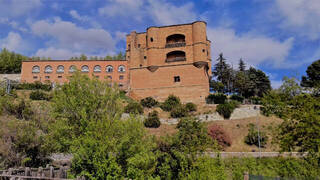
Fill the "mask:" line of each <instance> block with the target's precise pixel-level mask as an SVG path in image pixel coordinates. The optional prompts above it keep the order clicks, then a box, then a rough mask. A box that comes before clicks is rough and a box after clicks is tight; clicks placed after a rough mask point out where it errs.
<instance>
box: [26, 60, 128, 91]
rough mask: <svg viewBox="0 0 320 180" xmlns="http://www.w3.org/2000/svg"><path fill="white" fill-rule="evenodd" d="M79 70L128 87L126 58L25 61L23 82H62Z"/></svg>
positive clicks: (90, 75) (122, 86)
mask: <svg viewBox="0 0 320 180" xmlns="http://www.w3.org/2000/svg"><path fill="white" fill-rule="evenodd" d="M76 70H79V71H80V72H81V73H83V74H87V75H88V76H89V77H92V76H94V77H96V78H98V79H100V80H109V81H112V82H115V83H117V84H119V87H121V88H124V89H126V88H127V87H128V64H127V61H126V60H86V61H84V60H47V61H23V62H22V69H21V82H28V83H32V82H35V81H40V82H54V83H57V84H62V83H65V82H67V81H68V77H69V76H71V75H72V73H73V72H75V71H76Z"/></svg>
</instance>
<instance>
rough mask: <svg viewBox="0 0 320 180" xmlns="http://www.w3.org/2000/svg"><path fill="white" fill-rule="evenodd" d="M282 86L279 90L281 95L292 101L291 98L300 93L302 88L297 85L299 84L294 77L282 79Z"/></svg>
mask: <svg viewBox="0 0 320 180" xmlns="http://www.w3.org/2000/svg"><path fill="white" fill-rule="evenodd" d="M282 82H283V83H282V85H281V86H280V88H279V91H280V93H282V94H283V95H284V96H285V97H287V98H289V99H292V98H293V97H295V96H297V95H299V94H301V93H302V88H301V86H300V85H299V82H298V80H297V79H296V78H294V77H291V78H289V77H286V76H285V77H283V78H282Z"/></svg>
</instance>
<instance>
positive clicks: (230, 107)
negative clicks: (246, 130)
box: [216, 101, 239, 119]
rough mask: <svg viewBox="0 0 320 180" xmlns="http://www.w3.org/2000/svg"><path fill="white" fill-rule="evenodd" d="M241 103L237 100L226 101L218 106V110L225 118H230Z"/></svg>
mask: <svg viewBox="0 0 320 180" xmlns="http://www.w3.org/2000/svg"><path fill="white" fill-rule="evenodd" d="M238 105H239V103H238V102H237V101H231V102H225V103H224V104H219V105H218V106H217V110H216V111H217V112H218V113H219V114H220V115H221V116H223V118H225V119H229V118H230V116H231V114H232V112H233V111H234V109H235V108H237V107H238Z"/></svg>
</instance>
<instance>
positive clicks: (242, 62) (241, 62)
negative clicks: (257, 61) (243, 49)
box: [239, 58, 246, 72]
mask: <svg viewBox="0 0 320 180" xmlns="http://www.w3.org/2000/svg"><path fill="white" fill-rule="evenodd" d="M245 70H246V64H245V63H244V61H243V60H242V58H241V59H240V60H239V71H241V72H244V71H245Z"/></svg>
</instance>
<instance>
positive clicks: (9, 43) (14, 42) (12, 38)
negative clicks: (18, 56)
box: [0, 32, 23, 51]
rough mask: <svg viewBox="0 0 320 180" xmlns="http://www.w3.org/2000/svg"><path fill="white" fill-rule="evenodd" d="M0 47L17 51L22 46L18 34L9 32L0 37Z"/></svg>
mask: <svg viewBox="0 0 320 180" xmlns="http://www.w3.org/2000/svg"><path fill="white" fill-rule="evenodd" d="M0 47H1V48H7V49H9V50H10V51H17V50H20V49H22V48H23V46H22V39H21V36H20V34H18V33H15V32H9V34H8V36H7V37H6V38H4V39H0Z"/></svg>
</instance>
